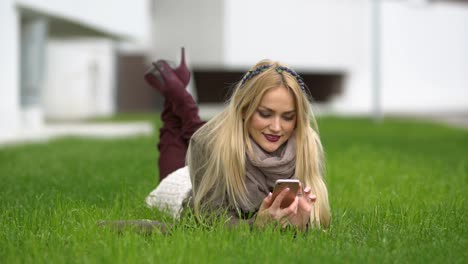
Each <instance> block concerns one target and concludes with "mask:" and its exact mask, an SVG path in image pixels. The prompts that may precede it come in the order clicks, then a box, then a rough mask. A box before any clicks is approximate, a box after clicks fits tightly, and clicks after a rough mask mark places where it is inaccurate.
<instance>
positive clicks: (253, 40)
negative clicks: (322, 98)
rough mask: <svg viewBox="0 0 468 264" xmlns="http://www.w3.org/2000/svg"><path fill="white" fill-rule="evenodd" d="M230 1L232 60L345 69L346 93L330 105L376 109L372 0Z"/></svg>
mask: <svg viewBox="0 0 468 264" xmlns="http://www.w3.org/2000/svg"><path fill="white" fill-rule="evenodd" d="M226 2H227V4H226V7H225V10H226V11H225V13H226V16H225V23H224V24H225V41H224V42H225V43H226V45H225V54H226V55H225V56H226V63H227V64H228V65H241V66H244V67H250V66H251V65H253V64H255V63H256V62H257V61H258V60H260V59H263V58H270V59H274V60H279V61H283V62H285V63H287V64H289V65H290V66H292V67H294V68H296V69H298V70H303V71H306V72H335V73H343V74H344V75H345V76H346V81H345V83H346V84H345V85H346V87H345V89H344V94H343V95H342V96H341V97H339V98H336V99H335V100H334V101H333V102H332V105H331V107H330V108H331V109H332V110H333V111H346V112H357V113H363V112H364V113H365V112H369V111H370V108H371V98H372V97H371V87H370V36H369V32H370V25H369V22H370V13H369V12H370V10H369V6H368V4H367V2H368V1H365V0H354V1H345V0H327V1H317V0H315V1H309V0H292V1H289V2H288V3H285V2H284V1H280V0H260V1H249V0H227V1H226ZM310 88H311V89H314V87H310Z"/></svg>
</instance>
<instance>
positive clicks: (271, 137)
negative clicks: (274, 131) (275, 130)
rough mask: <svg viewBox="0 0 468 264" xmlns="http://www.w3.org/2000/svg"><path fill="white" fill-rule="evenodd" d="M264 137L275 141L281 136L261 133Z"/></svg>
mask: <svg viewBox="0 0 468 264" xmlns="http://www.w3.org/2000/svg"><path fill="white" fill-rule="evenodd" d="M263 135H264V136H265V138H266V139H267V140H268V141H270V142H276V141H278V140H279V139H280V137H281V136H275V135H269V134H263Z"/></svg>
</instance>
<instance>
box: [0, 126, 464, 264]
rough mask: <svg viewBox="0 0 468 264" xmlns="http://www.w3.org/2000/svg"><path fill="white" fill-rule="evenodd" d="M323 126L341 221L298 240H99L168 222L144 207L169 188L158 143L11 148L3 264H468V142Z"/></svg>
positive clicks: (456, 136) (208, 234) (458, 135)
mask: <svg viewBox="0 0 468 264" xmlns="http://www.w3.org/2000/svg"><path fill="white" fill-rule="evenodd" d="M126 119H127V118H126ZM128 119H131V118H128ZM154 120H156V121H155V124H156V126H157V125H158V124H159V123H158V121H157V118H156V117H155V118H154ZM319 126H320V133H321V136H322V141H323V145H324V148H325V151H326V158H327V171H328V172H327V183H328V186H329V193H330V201H331V206H332V213H333V221H332V225H331V228H330V229H329V230H328V231H326V232H323V231H312V232H310V233H308V234H307V235H298V236H294V235H293V233H292V232H289V231H286V232H274V231H271V230H269V231H264V232H259V231H249V230H248V228H246V227H239V228H238V229H234V230H229V229H226V228H223V227H220V226H216V227H213V228H197V227H196V226H195V225H194V224H193V223H192V222H190V221H183V223H178V224H176V225H175V227H174V229H173V230H172V231H171V232H170V234H165V235H163V234H152V235H149V236H145V235H140V234H137V233H135V232H131V231H126V232H124V233H123V234H116V233H114V232H112V231H110V230H106V229H100V228H98V227H97V226H96V222H97V221H99V220H102V219H104V220H116V219H156V220H162V221H168V220H167V218H166V217H164V216H163V215H162V214H161V213H159V212H157V211H155V210H151V209H148V208H146V207H145V205H144V203H143V200H144V198H145V196H146V195H147V194H148V193H149V192H150V191H151V190H152V189H153V188H154V187H155V185H156V183H157V181H156V177H157V167H156V166H157V165H156V164H157V163H156V161H157V158H158V153H157V151H156V147H155V145H156V139H157V137H156V135H155V136H151V137H149V136H148V137H135V138H129V139H119V140H93V139H80V138H66V139H59V140H54V141H52V142H50V143H47V144H30V145H23V146H15V147H7V148H1V149H0V263H19V262H21V263H23V262H33V263H41V262H46V263H57V262H58V263H74V262H77V263H88V262H89V263H101V262H105V263H106V262H109V263H154V262H156V263H158V262H169V263H187V262H188V263H206V262H208V263H239V262H250V263H296V262H302V263H306V262H314V263H320V261H326V263H329V262H344V263H361V262H371V263H374V262H375V263H389V262H390V263H394V262H396V263H400V262H404V263H408V262H409V263H413V262H420V263H427V262H429V263H467V262H468V253H467V249H468V228H467V225H468V219H467V211H468V203H467V200H466V197H467V196H466V195H467V194H468V188H467V183H468V131H467V130H460V129H453V128H448V127H444V126H439V125H434V124H428V123H419V122H411V121H402V120H385V122H383V123H381V124H375V123H373V122H372V121H370V120H366V119H339V118H321V119H319Z"/></svg>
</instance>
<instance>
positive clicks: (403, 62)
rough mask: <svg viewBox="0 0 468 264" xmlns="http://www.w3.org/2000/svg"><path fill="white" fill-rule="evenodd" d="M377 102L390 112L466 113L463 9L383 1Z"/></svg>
mask: <svg viewBox="0 0 468 264" xmlns="http://www.w3.org/2000/svg"><path fill="white" fill-rule="evenodd" d="M383 10H384V12H383V17H382V19H383V20H382V22H383V23H382V34H383V39H382V71H383V76H382V77H383V86H382V89H383V90H382V103H383V107H384V110H385V111H386V112H392V113H399V112H401V113H424V112H426V113H427V112H432V113H454V112H464V113H467V112H468V4H456V3H450V2H447V3H434V4H420V5H410V4H402V3H398V2H393V1H388V2H385V5H383Z"/></svg>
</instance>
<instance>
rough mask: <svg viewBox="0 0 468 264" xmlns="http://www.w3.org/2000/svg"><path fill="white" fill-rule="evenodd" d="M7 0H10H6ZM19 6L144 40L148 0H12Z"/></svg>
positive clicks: (148, 24)
mask: <svg viewBox="0 0 468 264" xmlns="http://www.w3.org/2000/svg"><path fill="white" fill-rule="evenodd" d="M9 1H11V0H9ZM14 2H16V4H17V5H18V6H19V7H26V8H32V9H34V10H37V11H42V12H44V13H46V14H50V15H55V16H57V17H62V18H66V19H68V20H73V21H76V22H77V23H80V22H81V23H84V24H86V25H88V26H90V27H96V28H98V29H101V30H104V31H108V32H109V33H111V34H121V35H126V36H128V37H129V38H132V39H133V40H136V42H140V43H144V44H148V43H149V40H150V39H149V32H150V31H149V30H150V25H151V24H150V22H151V21H150V16H149V14H150V11H151V8H150V7H151V5H150V0H131V1H128V0H99V1H95V0H80V1H79V2H77V1H74V0H16V1H14Z"/></svg>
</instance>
